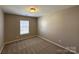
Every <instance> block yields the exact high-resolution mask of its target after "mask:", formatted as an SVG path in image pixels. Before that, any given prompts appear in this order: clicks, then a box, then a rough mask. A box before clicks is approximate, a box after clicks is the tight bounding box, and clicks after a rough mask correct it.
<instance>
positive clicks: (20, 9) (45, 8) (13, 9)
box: [0, 5, 73, 17]
mask: <svg viewBox="0 0 79 59" xmlns="http://www.w3.org/2000/svg"><path fill="white" fill-rule="evenodd" d="M30 6H31V5H2V6H0V7H1V8H2V10H3V11H4V12H5V13H10V14H16V15H23V16H33V17H40V16H43V15H44V14H46V13H50V12H57V11H60V10H63V9H67V8H70V7H73V5H35V7H37V8H38V9H39V11H38V12H36V13H30V12H27V9H28V8H29V7H30Z"/></svg>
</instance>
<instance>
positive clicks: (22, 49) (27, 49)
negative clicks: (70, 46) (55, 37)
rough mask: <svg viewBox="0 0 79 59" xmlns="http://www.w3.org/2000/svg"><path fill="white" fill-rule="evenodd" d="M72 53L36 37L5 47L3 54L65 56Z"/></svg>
mask: <svg viewBox="0 0 79 59" xmlns="http://www.w3.org/2000/svg"><path fill="white" fill-rule="evenodd" d="M64 53H71V52H69V51H67V50H64V49H62V48H60V47H58V46H55V45H53V44H51V43H49V42H47V41H44V40H43V39H41V38H38V37H34V38H32V39H26V40H22V41H18V42H14V43H11V44H7V45H5V47H4V49H3V51H2V54H64Z"/></svg>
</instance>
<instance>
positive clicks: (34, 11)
mask: <svg viewBox="0 0 79 59" xmlns="http://www.w3.org/2000/svg"><path fill="white" fill-rule="evenodd" d="M28 11H29V12H31V13H36V12H38V8H36V7H30V8H28Z"/></svg>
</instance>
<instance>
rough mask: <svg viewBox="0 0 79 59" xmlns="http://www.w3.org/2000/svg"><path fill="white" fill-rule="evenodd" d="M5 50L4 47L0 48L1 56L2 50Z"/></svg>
mask: <svg viewBox="0 0 79 59" xmlns="http://www.w3.org/2000/svg"><path fill="white" fill-rule="evenodd" d="M3 48H4V45H3V46H2V47H1V48H0V54H1V52H2V50H3Z"/></svg>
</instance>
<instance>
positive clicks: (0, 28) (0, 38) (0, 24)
mask: <svg viewBox="0 0 79 59" xmlns="http://www.w3.org/2000/svg"><path fill="white" fill-rule="evenodd" d="M3 42H4V18H3V12H2V10H1V9H0V52H1V49H2V47H3Z"/></svg>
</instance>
